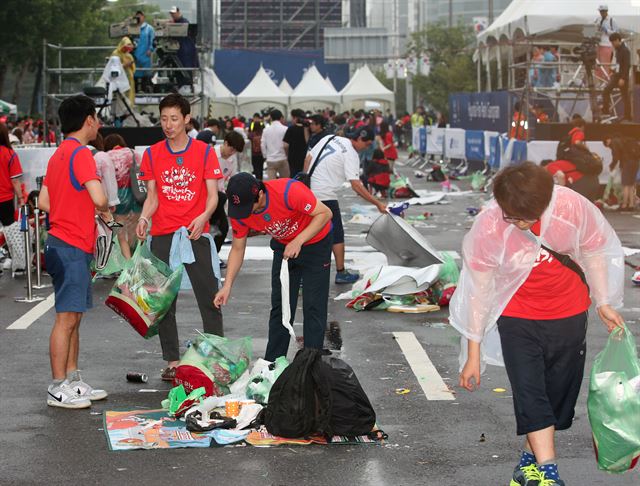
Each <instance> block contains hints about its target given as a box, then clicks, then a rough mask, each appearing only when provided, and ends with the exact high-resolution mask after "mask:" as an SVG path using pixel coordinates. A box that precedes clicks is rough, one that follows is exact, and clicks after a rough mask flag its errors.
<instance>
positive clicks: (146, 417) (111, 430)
mask: <svg viewBox="0 0 640 486" xmlns="http://www.w3.org/2000/svg"><path fill="white" fill-rule="evenodd" d="M104 432H105V435H106V437H107V444H108V446H109V450H111V451H132V450H136V449H177V448H190V447H196V448H204V447H211V445H212V441H213V439H212V437H213V435H214V432H215V431H213V430H212V431H209V432H203V433H195V432H189V431H188V430H187V428H186V425H185V423H184V422H183V421H181V420H178V419H175V418H172V417H169V416H168V415H167V411H166V410H133V411H129V412H116V411H108V412H105V415H104ZM245 442H246V443H247V444H250V445H253V446H256V447H269V446H277V445H285V444H286V445H308V444H321V445H327V444H380V443H382V441H381V440H374V439H371V438H369V437H367V436H362V437H346V436H335V437H332V439H331V442H329V441H327V439H325V438H324V437H310V438H308V439H286V438H284V437H276V436H273V435H271V434H269V433H268V432H267V431H266V430H260V431H252V432H250V433H249V434H248V436H247V437H246V438H245ZM213 445H214V446H216V445H217V444H216V443H215V441H213Z"/></svg>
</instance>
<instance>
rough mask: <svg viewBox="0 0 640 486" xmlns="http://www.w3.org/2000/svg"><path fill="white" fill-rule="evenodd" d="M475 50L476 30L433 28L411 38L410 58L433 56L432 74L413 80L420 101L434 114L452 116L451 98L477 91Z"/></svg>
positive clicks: (467, 28)
mask: <svg viewBox="0 0 640 486" xmlns="http://www.w3.org/2000/svg"><path fill="white" fill-rule="evenodd" d="M474 47H475V37H474V34H473V30H472V29H471V28H470V27H467V26H464V25H458V26H456V27H451V28H449V27H447V26H445V25H444V24H441V23H438V24H431V25H429V26H428V27H427V28H426V29H424V30H421V31H419V32H415V33H413V34H412V35H411V41H410V42H409V44H408V46H407V54H408V55H413V56H421V55H422V54H424V53H427V54H428V55H429V61H430V64H431V71H430V73H429V75H428V76H424V75H421V74H418V75H416V76H415V77H414V78H413V85H414V88H415V90H416V94H417V96H418V98H422V99H424V102H425V104H426V105H428V106H430V107H432V108H433V109H434V110H437V111H440V112H442V113H445V114H448V111H449V95H450V94H451V93H456V92H460V91H475V89H476V68H475V64H474V62H473V58H472V54H473V49H474Z"/></svg>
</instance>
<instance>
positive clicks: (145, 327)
mask: <svg viewBox="0 0 640 486" xmlns="http://www.w3.org/2000/svg"><path fill="white" fill-rule="evenodd" d="M183 269H184V267H183V266H182V265H181V266H180V267H179V268H178V269H177V270H175V271H172V270H171V268H169V265H167V264H166V263H165V262H163V261H162V260H160V259H159V258H158V257H156V256H155V255H154V254H153V253H151V250H150V249H149V247H148V246H147V245H146V244H144V243H141V244H139V245H138V247H137V248H136V251H135V252H134V254H133V256H132V257H131V260H129V261H128V262H127V263H126V265H125V267H124V269H123V270H122V272H121V273H120V276H119V277H118V280H116V283H115V285H114V286H113V289H111V292H110V293H109V297H107V300H106V302H105V303H106V304H107V306H108V307H111V308H112V309H113V310H114V311H116V312H117V313H118V314H120V315H121V316H122V317H123V318H124V319H125V320H126V321H127V322H128V323H129V324H131V326H132V327H133V328H134V329H135V330H136V331H137V332H138V333H139V334H140V335H141V336H142V337H144V338H150V337H151V336H154V335H156V334H157V333H158V323H159V322H160V321H161V320H162V318H163V317H164V316H165V314H166V313H167V312H168V311H169V309H170V308H171V304H173V301H174V300H175V298H176V296H177V295H178V291H179V290H180V282H181V281H182V272H183Z"/></svg>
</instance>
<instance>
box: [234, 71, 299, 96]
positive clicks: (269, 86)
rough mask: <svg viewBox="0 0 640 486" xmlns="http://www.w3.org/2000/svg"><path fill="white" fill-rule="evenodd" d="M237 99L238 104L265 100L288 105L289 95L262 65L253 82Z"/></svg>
mask: <svg viewBox="0 0 640 486" xmlns="http://www.w3.org/2000/svg"><path fill="white" fill-rule="evenodd" d="M236 99H237V102H238V105H245V104H247V103H254V102H261V101H263V102H265V103H278V104H281V105H285V106H286V104H287V102H288V101H289V97H288V96H287V95H286V94H285V93H283V92H282V90H281V89H280V88H278V86H277V85H276V83H274V82H273V80H272V79H271V78H270V77H269V75H268V74H267V72H266V71H265V70H264V68H263V67H262V65H261V66H260V69H258V71H257V72H256V74H255V76H254V77H253V79H252V80H251V82H250V83H249V84H248V85H247V87H246V88H245V89H243V90H242V92H241V93H240V94H239V95H238V96H237V98H236Z"/></svg>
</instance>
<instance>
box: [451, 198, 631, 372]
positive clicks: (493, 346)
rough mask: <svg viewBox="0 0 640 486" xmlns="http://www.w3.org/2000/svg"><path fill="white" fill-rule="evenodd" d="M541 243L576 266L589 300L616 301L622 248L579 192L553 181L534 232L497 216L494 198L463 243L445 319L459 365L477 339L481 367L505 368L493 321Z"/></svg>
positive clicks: (621, 274)
mask: <svg viewBox="0 0 640 486" xmlns="http://www.w3.org/2000/svg"><path fill="white" fill-rule="evenodd" d="M541 243H544V245H545V246H547V247H549V248H551V249H553V250H555V251H557V252H558V253H562V254H566V255H569V256H570V257H571V258H572V259H573V260H574V261H575V262H576V263H578V264H579V265H580V267H582V269H583V270H584V272H585V275H586V277H587V283H588V284H589V287H590V290H591V299H592V300H593V301H594V302H595V304H596V306H597V307H599V306H601V305H605V304H608V305H611V306H612V307H614V308H619V307H621V306H622V296H623V288H624V253H623V251H622V246H621V244H620V240H619V239H618V237H617V235H616V233H615V232H614V230H613V228H612V227H611V226H610V225H609V223H608V222H607V220H606V219H605V218H604V217H603V216H602V214H601V213H600V210H599V209H598V208H596V206H594V205H593V204H592V203H591V202H589V201H588V200H587V199H585V198H584V197H582V196H581V195H579V194H578V193H576V192H574V191H572V190H571V189H568V188H566V187H562V186H555V187H554V189H553V194H552V196H551V202H550V203H549V206H548V207H547V209H546V210H545V212H544V214H543V215H542V218H541V228H540V236H539V237H538V236H536V235H534V234H533V233H532V232H531V231H522V230H520V229H518V228H517V227H516V226H515V225H513V224H509V223H506V222H505V221H504V220H503V219H502V210H501V208H500V207H499V206H498V204H497V202H496V201H495V200H493V201H491V202H489V203H488V204H487V206H486V207H485V208H484V210H483V211H481V212H480V214H478V216H477V217H476V220H475V222H474V224H473V226H472V227H471V230H470V231H469V233H467V235H466V236H465V237H464V240H463V243H462V253H463V265H462V273H461V274H460V281H459V283H458V288H457V289H456V291H455V293H454V294H453V298H452V299H451V303H450V305H449V310H450V313H451V315H450V322H451V325H452V326H453V327H455V328H456V329H457V330H458V331H459V332H460V333H461V334H462V339H461V343H460V344H461V353H460V366H461V367H463V366H464V364H465V362H466V359H467V344H468V343H467V340H468V339H471V340H472V341H475V342H479V343H482V346H481V365H482V369H483V370H484V368H485V365H486V363H489V364H493V365H499V366H504V362H503V358H502V349H501V345H500V337H499V335H498V329H497V326H496V322H497V320H498V318H499V317H500V315H501V314H502V312H503V310H504V309H505V307H506V306H507V304H508V303H509V301H510V300H511V297H513V294H515V292H516V291H517V290H518V288H519V287H520V286H521V285H522V283H523V282H524V281H525V280H526V279H527V277H528V276H529V273H530V272H531V269H532V268H533V264H534V262H535V260H536V256H537V254H538V252H539V250H540V246H541Z"/></svg>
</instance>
